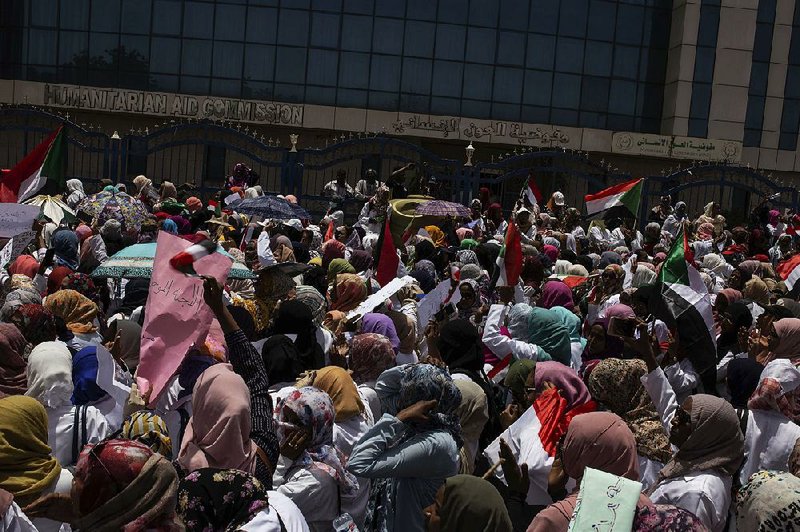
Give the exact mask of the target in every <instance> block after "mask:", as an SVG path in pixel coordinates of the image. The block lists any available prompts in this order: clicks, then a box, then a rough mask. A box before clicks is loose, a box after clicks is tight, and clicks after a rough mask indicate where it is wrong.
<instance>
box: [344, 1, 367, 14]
mask: <svg viewBox="0 0 800 532" xmlns="http://www.w3.org/2000/svg"><path fill="white" fill-rule="evenodd" d="M372 9H373V5H372V0H344V11H345V13H358V14H361V15H371V14H372Z"/></svg>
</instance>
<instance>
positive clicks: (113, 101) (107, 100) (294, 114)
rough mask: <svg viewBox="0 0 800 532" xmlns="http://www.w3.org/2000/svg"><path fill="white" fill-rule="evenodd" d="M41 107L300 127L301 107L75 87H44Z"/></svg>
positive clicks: (301, 121)
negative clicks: (42, 105)
mask: <svg viewBox="0 0 800 532" xmlns="http://www.w3.org/2000/svg"><path fill="white" fill-rule="evenodd" d="M44 105H47V106H52V107H69V108H71V109H82V110H89V111H110V112H117V113H135V114H136V113H138V114H145V115H154V116H164V117H177V118H196V119H206V118H207V119H211V120H214V119H216V120H236V121H242V122H251V123H256V124H278V125H291V126H302V125H303V106H302V105H290V104H285V103H277V102H265V101H260V100H238V99H234V98H218V97H214V96H188V95H183V94H171V93H166V92H144V91H134V90H124V89H103V88H96V87H76V86H74V85H54V84H49V83H48V84H45V86H44Z"/></svg>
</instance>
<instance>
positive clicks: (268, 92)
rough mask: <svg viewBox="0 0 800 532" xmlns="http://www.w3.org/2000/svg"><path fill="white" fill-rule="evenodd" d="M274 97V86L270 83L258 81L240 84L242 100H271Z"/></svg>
mask: <svg viewBox="0 0 800 532" xmlns="http://www.w3.org/2000/svg"><path fill="white" fill-rule="evenodd" d="M274 96H275V86H274V85H273V84H272V83H265V82H260V81H245V82H243V83H242V97H243V98H258V99H261V100H271V99H272V98H273V97H274Z"/></svg>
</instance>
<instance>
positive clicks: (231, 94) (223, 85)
mask: <svg viewBox="0 0 800 532" xmlns="http://www.w3.org/2000/svg"><path fill="white" fill-rule="evenodd" d="M211 94H213V95H214V96H227V97H228V98H239V97H241V96H242V81H241V80H239V79H214V78H212V79H211Z"/></svg>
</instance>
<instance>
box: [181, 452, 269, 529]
mask: <svg viewBox="0 0 800 532" xmlns="http://www.w3.org/2000/svg"><path fill="white" fill-rule="evenodd" d="M268 508H269V495H268V493H267V488H266V487H265V486H264V485H263V484H262V483H261V481H260V480H258V479H257V478H255V477H253V476H251V475H249V474H247V473H245V472H244V471H239V470H237V469H214V468H210V467H207V468H203V469H198V470H197V471H193V472H192V473H189V474H188V475H186V478H184V479H183V480H181V482H180V486H179V488H178V515H179V516H180V518H181V520H182V521H183V523H184V525H186V528H187V530H226V531H227V530H241V527H243V526H244V525H246V524H247V523H249V522H250V521H252V520H253V518H254V517H255V516H256V514H258V513H259V512H260V511H262V510H265V509H268Z"/></svg>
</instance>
